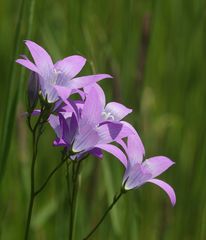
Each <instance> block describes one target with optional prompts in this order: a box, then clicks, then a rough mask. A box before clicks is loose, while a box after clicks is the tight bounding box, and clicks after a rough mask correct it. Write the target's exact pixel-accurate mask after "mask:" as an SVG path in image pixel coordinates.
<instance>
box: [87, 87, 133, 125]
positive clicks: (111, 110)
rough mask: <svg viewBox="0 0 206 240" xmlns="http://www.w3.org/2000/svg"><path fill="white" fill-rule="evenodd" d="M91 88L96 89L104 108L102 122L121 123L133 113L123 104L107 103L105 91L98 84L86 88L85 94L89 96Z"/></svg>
mask: <svg viewBox="0 0 206 240" xmlns="http://www.w3.org/2000/svg"><path fill="white" fill-rule="evenodd" d="M91 88H95V89H96V91H97V92H98V95H99V98H100V102H101V108H102V112H101V115H102V121H116V122H117V121H121V120H122V119H123V118H124V117H126V116H127V115H128V114H130V113H131V112H132V109H130V108H127V107H125V106H124V105H123V104H121V103H118V102H109V103H106V98H105V94H104V91H103V89H102V88H101V87H100V86H99V85H98V84H97V83H95V84H92V85H89V86H87V87H85V88H84V91H85V93H86V94H87V93H88V92H89V91H90V89H91Z"/></svg>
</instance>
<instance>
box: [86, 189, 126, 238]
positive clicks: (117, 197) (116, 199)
mask: <svg viewBox="0 0 206 240" xmlns="http://www.w3.org/2000/svg"><path fill="white" fill-rule="evenodd" d="M124 193H125V191H124V190H121V191H120V193H119V194H118V195H116V196H115V197H114V199H113V202H112V203H111V204H110V206H109V207H108V208H107V210H106V211H105V213H104V215H103V216H102V217H101V218H100V220H99V222H98V223H97V224H96V225H95V227H94V228H93V229H92V230H91V231H90V232H89V234H87V236H86V237H85V238H83V240H87V239H89V238H90V237H91V236H92V234H93V233H94V232H95V231H96V230H97V229H98V227H99V226H100V225H101V224H102V222H103V221H104V219H105V218H106V216H107V214H108V213H109V212H110V211H111V210H112V208H113V207H114V205H115V204H116V203H117V201H118V200H119V199H120V198H121V196H122V195H123V194H124Z"/></svg>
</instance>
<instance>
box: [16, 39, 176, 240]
mask: <svg viewBox="0 0 206 240" xmlns="http://www.w3.org/2000/svg"><path fill="white" fill-rule="evenodd" d="M25 44H26V46H27V48H28V49H29V51H30V53H31V56H32V58H33V62H32V61H30V60H29V59H28V58H27V57H26V56H22V58H21V59H18V60H17V61H16V62H17V63H19V64H20V65H22V66H24V67H25V68H27V69H29V71H30V78H29V83H28V109H27V113H26V117H27V121H28V126H29V129H30V131H31V134H32V141H33V144H32V146H33V157H32V163H31V188H30V202H29V209H28V217H27V222H26V229H25V240H26V239H28V237H29V228H30V222H31V218H32V210H33V204H34V201H35V198H36V196H37V195H38V194H40V193H41V191H42V190H43V189H44V188H45V187H46V186H47V183H48V182H49V180H50V179H51V177H52V176H53V175H54V174H55V172H56V171H57V170H58V169H59V168H60V167H61V166H63V165H64V164H65V165H66V166H67V181H68V185H69V193H70V196H69V197H70V200H69V206H70V216H69V218H70V225H69V239H70V240H72V239H73V237H74V222H75V216H76V214H75V211H76V198H77V191H78V178H79V173H80V170H81V164H82V161H86V159H87V158H89V157H90V156H91V155H92V156H94V157H96V158H103V156H104V152H105V151H106V152H108V153H110V154H112V155H113V156H114V157H116V158H117V159H118V160H119V162H120V163H121V164H122V165H123V167H124V168H125V173H124V176H123V180H122V184H120V192H119V194H117V195H115V196H114V198H113V202H112V203H111V205H110V206H109V207H108V208H107V209H106V211H105V213H104V214H103V216H102V218H100V220H99V221H98V222H97V224H96V225H95V226H94V227H93V229H92V230H91V231H90V232H89V233H88V234H87V235H86V237H84V238H83V239H89V238H90V237H91V236H92V235H93V234H94V233H95V231H96V230H97V228H98V227H99V226H100V225H101V224H102V222H103V220H104V219H105V217H106V216H107V214H108V213H109V212H110V210H111V209H112V208H113V206H114V205H115V204H116V202H117V201H118V200H119V199H120V198H121V196H123V195H125V194H126V193H127V192H128V191H130V190H132V189H137V188H139V187H140V186H142V185H143V184H145V183H153V184H155V185H157V186H159V187H160V188H161V189H163V190H164V191H165V192H166V194H167V195H168V196H169V199H170V201H171V203H172V205H175V202H176V197H175V192H174V190H173V188H172V187H171V186H170V185H169V184H167V183H166V182H164V181H162V180H159V179H156V177H157V176H159V175H160V174H161V173H163V172H164V171H166V170H167V169H168V168H169V167H171V166H172V165H173V164H174V162H173V161H171V160H170V159H169V158H167V157H163V156H157V157H152V158H149V159H147V160H145V161H143V158H144V155H145V149H144V145H143V143H142V141H141V139H140V137H139V135H138V133H137V131H136V130H135V128H134V127H133V126H132V125H131V124H130V123H128V122H125V121H123V119H124V117H126V116H127V115H128V114H130V113H131V112H132V110H131V109H129V108H127V107H125V106H124V105H122V104H120V103H117V102H110V103H106V97H105V94H104V91H103V89H102V88H101V87H100V86H99V85H98V83H97V82H99V81H100V80H103V79H106V78H112V77H111V76H110V75H108V74H96V75H89V76H81V77H76V76H77V74H79V73H80V71H81V70H82V68H83V67H84V65H85V63H86V59H85V58H84V57H82V56H78V55H75V56H70V57H66V58H64V59H62V60H59V61H58V62H56V63H55V64H54V63H53V61H52V59H51V57H50V56H49V54H48V53H47V52H46V51H45V50H44V49H43V48H42V47H41V46H39V45H38V44H36V43H34V42H32V41H25ZM73 95H75V96H76V97H75V98H73ZM74 99H75V100H74ZM38 106H39V108H38ZM46 124H49V125H50V126H51V128H52V129H53V130H54V133H55V135H56V137H55V139H54V140H53V145H54V146H55V147H58V149H60V151H61V155H62V157H61V160H60V162H59V164H58V165H57V166H56V167H55V168H54V170H53V171H52V172H51V173H50V174H49V175H48V177H47V178H46V180H45V182H43V183H42V185H41V186H40V188H38V189H37V188H36V185H35V163H36V159H37V153H38V147H39V145H38V143H39V139H40V137H41V135H42V134H43V132H44V128H45V125H46Z"/></svg>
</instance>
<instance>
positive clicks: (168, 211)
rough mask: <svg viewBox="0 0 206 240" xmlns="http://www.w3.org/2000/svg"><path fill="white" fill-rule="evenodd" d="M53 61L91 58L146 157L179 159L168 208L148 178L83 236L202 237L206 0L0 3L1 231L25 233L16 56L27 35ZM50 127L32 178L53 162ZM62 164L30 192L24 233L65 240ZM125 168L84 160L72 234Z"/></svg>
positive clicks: (81, 229) (27, 157)
mask: <svg viewBox="0 0 206 240" xmlns="http://www.w3.org/2000/svg"><path fill="white" fill-rule="evenodd" d="M27 38H29V39H32V40H34V41H36V42H37V43H39V44H40V45H42V46H43V47H44V48H46V49H47V50H48V52H49V53H50V54H51V55H52V56H53V59H54V60H57V59H59V58H63V57H66V56H68V55H72V54H81V55H83V56H85V57H86V58H87V59H88V63H87V66H86V67H85V71H84V72H83V73H84V74H91V73H93V72H96V73H104V72H105V73H110V74H112V75H113V76H114V79H113V80H109V79H108V80H105V81H104V82H102V83H101V85H102V86H103V88H104V89H105V91H106V95H107V97H108V101H109V100H111V99H115V100H118V101H120V102H122V103H124V104H125V105H127V106H129V107H132V108H133V109H134V111H133V113H132V114H131V116H129V117H128V118H127V120H128V121H130V122H132V123H133V124H134V125H135V127H136V128H137V130H138V132H139V134H140V136H141V137H142V139H143V142H144V144H145V148H146V157H149V156H153V155H166V156H169V157H170V158H171V159H173V160H174V161H175V162H176V165H175V166H174V167H172V168H171V169H170V170H169V171H168V172H167V173H166V174H164V175H163V176H162V177H161V179H164V180H166V181H167V182H168V183H170V184H171V185H172V186H173V187H174V188H175V190H176V194H177V204H176V206H175V207H174V208H172V207H171V205H170V202H169V200H168V198H167V196H166V194H165V193H164V192H162V191H161V190H159V189H158V188H157V187H155V186H153V185H150V184H146V185H144V186H143V187H142V188H140V189H138V190H134V191H131V192H129V193H128V194H127V195H126V196H125V197H124V198H123V199H121V200H120V202H119V203H118V204H117V205H116V206H115V208H114V209H113V212H112V214H111V215H110V216H109V217H108V218H107V219H106V221H105V222H104V224H103V225H102V226H101V228H100V229H99V230H98V231H97V232H96V234H95V235H94V237H93V238H91V239H97V240H98V239H100V240H101V239H120V240H125V239H127V240H136V239H137V240H138V239H139V240H205V239H206V187H205V186H206V177H205V176H206V174H205V172H206V147H205V146H206V113H205V103H206V2H205V1H204V0H182V1H180V0H167V1H165V0H156V1H155V0H153V1H149V0H104V1H103V0H59V1H49V0H44V1H36V2H35V1H34V0H22V1H21V0H16V1H13V0H0V69H1V75H0V79H1V80H0V89H1V92H0V93H1V94H0V110H1V111H0V131H1V132H0V143H1V144H0V145H1V146H0V181H1V182H0V239H2V240H12V239H23V232H24V227H25V219H26V213H27V204H28V198H29V171H30V163H31V136H30V134H29V131H28V129H27V125H26V121H25V119H24V118H23V116H22V113H23V112H24V111H25V109H26V94H25V91H26V83H27V78H28V72H26V71H24V70H23V68H21V67H19V66H17V64H15V62H14V61H15V59H16V58H17V57H18V55H19V54H21V53H27V52H26V51H25V47H24V44H23V40H24V39H27ZM53 138H54V134H53V132H52V131H51V129H49V127H47V129H46V131H45V134H44V137H42V139H41V142H40V150H39V156H38V161H37V169H36V173H37V174H36V178H37V182H36V184H37V185H39V184H41V183H42V182H43V181H44V179H45V178H46V176H47V175H48V174H49V173H50V171H51V170H52V169H53V168H54V167H55V166H56V164H57V163H58V160H59V158H60V154H59V149H57V148H53V147H52V140H53ZM65 175H66V169H65V168H64V167H63V168H62V169H61V170H60V171H59V172H58V173H57V174H56V175H55V177H54V178H53V179H52V180H51V182H50V183H49V185H48V186H47V188H46V189H45V191H44V192H43V193H42V194H41V195H40V196H39V197H38V198H37V199H36V202H35V206H34V215H33V219H32V226H31V235H30V236H31V239H38V240H41V239H42V240H43V239H62V240H63V239H68V221H69V220H68V212H69V209H68V196H67V185H66V181H65ZM122 175H123V168H122V166H121V165H120V164H119V163H118V161H117V160H116V159H114V158H113V157H111V156H109V155H107V154H105V158H104V160H102V161H101V160H97V159H91V160H87V161H85V162H84V164H83V171H82V175H81V187H80V195H79V201H78V207H79V208H78V213H77V224H76V236H75V239H77V240H78V239H82V237H83V236H84V235H85V234H86V233H87V232H88V231H89V230H90V229H91V227H92V226H93V225H94V223H95V222H96V221H97V220H98V218H99V217H100V216H101V215H102V213H103V212H104V209H105V208H106V206H107V205H108V204H109V203H110V202H111V201H112V198H113V195H114V194H115V193H117V191H118V190H119V187H120V185H121V181H122Z"/></svg>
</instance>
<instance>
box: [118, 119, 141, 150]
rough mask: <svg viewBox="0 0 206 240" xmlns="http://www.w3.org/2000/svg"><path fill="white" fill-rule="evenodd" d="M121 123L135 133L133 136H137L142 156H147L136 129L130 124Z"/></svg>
mask: <svg viewBox="0 0 206 240" xmlns="http://www.w3.org/2000/svg"><path fill="white" fill-rule="evenodd" d="M121 123H122V124H123V125H124V126H125V127H127V128H129V129H130V131H131V132H133V134H134V135H135V136H136V138H137V142H138V143H139V147H140V150H141V152H142V154H143V155H145V149H144V145H143V143H142V140H141V138H140V136H139V134H138V133H137V131H136V129H135V128H134V127H133V126H132V125H131V124H130V123H128V122H125V121H121Z"/></svg>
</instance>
